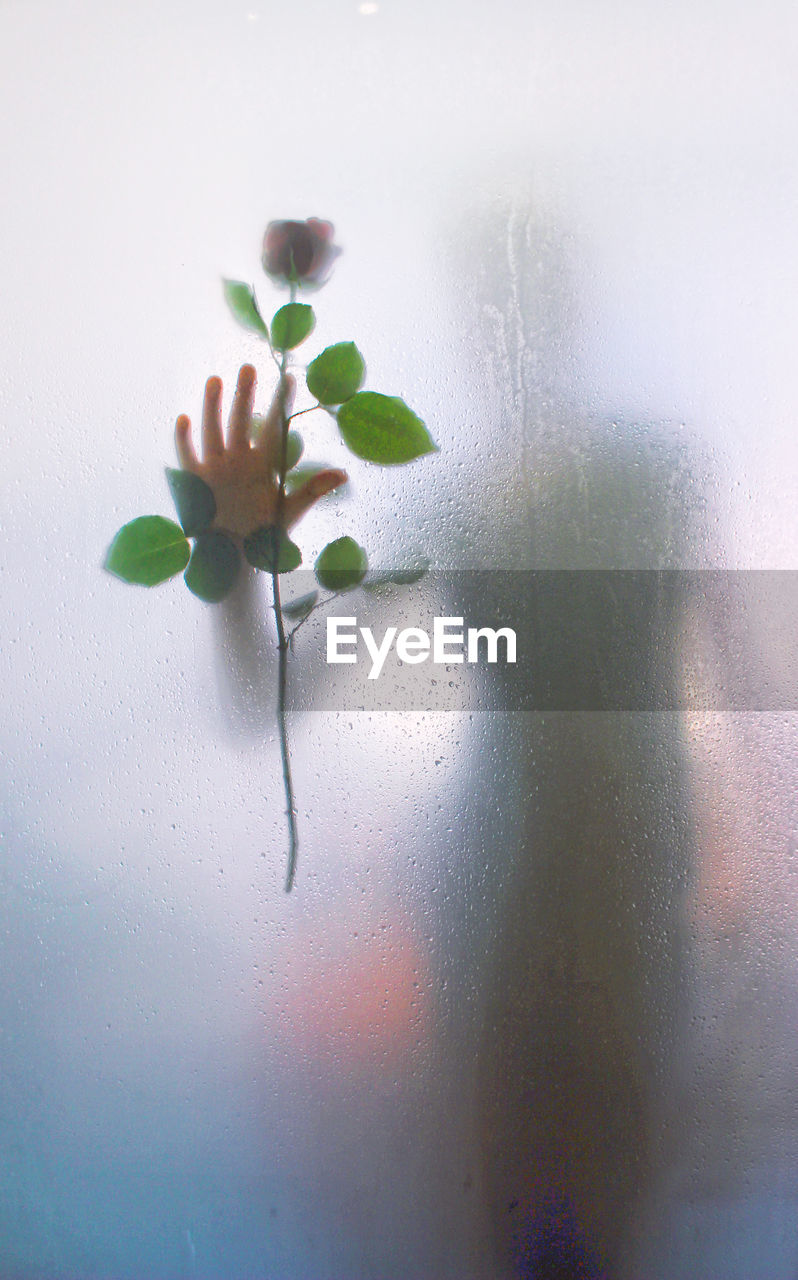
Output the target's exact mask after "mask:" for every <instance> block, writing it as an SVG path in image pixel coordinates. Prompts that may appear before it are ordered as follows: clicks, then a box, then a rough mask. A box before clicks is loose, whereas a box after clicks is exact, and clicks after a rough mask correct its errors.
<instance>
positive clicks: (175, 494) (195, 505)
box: [166, 467, 216, 538]
mask: <svg viewBox="0 0 798 1280" xmlns="http://www.w3.org/2000/svg"><path fill="white" fill-rule="evenodd" d="M166 482H167V484H168V485H169V492H170V493H171V495H172V500H173V501H174V504H175V506H176V508H177V518H178V520H179V521H180V523H181V525H182V526H183V532H184V534H185V535H186V537H187V538H193V537H194V535H195V534H197V533H204V532H205V530H206V529H207V528H208V527H209V526H210V525H211V524H212V522H213V518H214V516H215V515H216V499H215V498H214V496H213V490H212V489H211V487H210V485H207V484H206V483H205V481H204V480H201V479H200V477H199V476H195V475H194V472H193V471H177V470H175V468H174V467H167V468H166Z"/></svg>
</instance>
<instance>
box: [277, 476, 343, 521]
mask: <svg viewBox="0 0 798 1280" xmlns="http://www.w3.org/2000/svg"><path fill="white" fill-rule="evenodd" d="M348 479H349V476H348V475H347V474H346V472H345V471H337V470H330V471H319V472H318V474H317V475H315V476H311V477H310V479H309V480H306V481H305V483H304V484H303V485H302V486H301V487H300V488H299V489H297V490H296V492H295V493H289V494H287V495H286V499H285V505H284V507H283V511H284V513H285V527H286V529H290V528H291V525H292V524H296V522H297V520H301V518H302V516H303V515H304V514H305V512H306V511H309V510H310V508H311V507H312V506H313V504H314V502H318V500H319V498H323V497H324V495H325V494H326V493H331V492H332V490H333V489H337V488H339V486H340V485H342V484H346V482H347V480H348Z"/></svg>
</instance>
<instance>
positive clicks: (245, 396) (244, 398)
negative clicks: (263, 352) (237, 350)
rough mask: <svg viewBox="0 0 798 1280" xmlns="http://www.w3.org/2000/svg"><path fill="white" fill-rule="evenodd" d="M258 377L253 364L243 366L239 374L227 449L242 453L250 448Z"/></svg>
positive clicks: (228, 431)
mask: <svg viewBox="0 0 798 1280" xmlns="http://www.w3.org/2000/svg"><path fill="white" fill-rule="evenodd" d="M257 380H258V375H257V374H256V372H255V370H254V369H253V367H252V365H251V364H244V365H242V366H241V369H240V370H239V374H238V385H237V386H236V393H235V396H234V397H233V407H232V409H231V410H230V419H229V421H228V424H227V447H228V449H232V450H233V451H234V452H238V453H240V452H241V451H242V450H245V449H248V448H249V433H250V429H251V427H252V410H253V408H254V405H255V385H256V383H257Z"/></svg>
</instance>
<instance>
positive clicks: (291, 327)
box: [272, 302, 316, 351]
mask: <svg viewBox="0 0 798 1280" xmlns="http://www.w3.org/2000/svg"><path fill="white" fill-rule="evenodd" d="M315 325H316V317H315V315H314V314H313V308H312V307H310V306H308V304H307V303H306V302H287V303H286V304H285V306H284V307H280V310H279V311H277V312H275V314H274V316H273V317H272V346H273V347H274V349H275V351H292V350H293V348H294V347H298V346H299V344H300V342H304V341H305V338H307V336H308V334H310V333H312V332H313V329H314V328H315Z"/></svg>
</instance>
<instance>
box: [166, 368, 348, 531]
mask: <svg viewBox="0 0 798 1280" xmlns="http://www.w3.org/2000/svg"><path fill="white" fill-rule="evenodd" d="M256 383H257V374H256V372H255V370H254V369H253V367H252V365H251V364H245V365H242V366H241V369H240V371H239V374H238V385H237V387H236V393H235V396H234V399H233V407H232V408H231V410H230V417H229V419H228V423H227V440H226V441H225V438H224V434H223V431H222V380H221V378H216V377H213V378H209V379H208V381H207V383H206V384H205V398H204V401H203V406H202V461H201V462H200V460H199V458H198V456H197V453H196V450H195V448H194V442H193V440H192V438H191V422H190V420H189V419H188V418H187V417H186V415H185V414H181V415H180V417H179V418H178V419H177V423H176V425H175V445H176V447H177V457H178V460H179V462H180V465H181V467H182V468H183V470H184V471H191V472H193V474H194V475H196V476H199V477H200V479H201V480H204V481H205V483H206V484H207V485H208V487H209V488H210V489H211V490H212V491H213V496H214V498H215V500H216V516H215V518H214V521H213V525H212V527H213V528H214V529H218V530H219V531H220V532H221V533H226V534H227V535H228V536H229V537H231V538H233V540H234V541H235V542H237V543H239V544H240V543H241V542H242V541H243V539H244V538H245V537H246V536H247V535H248V534H250V533H254V531H255V530H256V529H260V528H263V526H264V525H275V524H277V522H278V521H277V516H278V504H279V491H280V485H279V467H280V453H281V447H282V431H283V420H284V417H285V418H289V417H290V414H291V409H292V407H293V403H294V395H295V393H296V381H295V379H294V378H293V377H292V376H291V374H286V375H285V378H284V381H283V396H282V404H281V396H280V386H279V384H278V387H277V390H276V391H275V393H274V396H273V398H272V403H271V405H270V407H269V412H268V414H267V415H266V417H265V419H263V420H262V421H261V422H260V423H259V425H258V429H257V430H253V424H254V421H255V420H254V417H253V408H254V403H255V386H256ZM347 479H348V477H347V474H346V472H345V471H339V470H335V469H330V470H325V471H319V472H318V473H317V474H316V475H314V476H311V478H310V479H309V480H307V481H305V483H304V484H302V485H300V486H299V488H297V489H296V490H295V491H294V492H293V493H286V494H285V495H284V496H283V502H282V511H281V514H280V521H279V523H280V525H281V526H282V528H283V529H290V528H291V526H292V525H294V524H296V522H297V521H298V520H299V519H301V517H302V516H303V515H305V513H306V512H307V511H309V510H310V508H311V507H312V506H313V504H314V503H315V502H317V501H318V500H319V498H323V497H324V495H325V494H326V493H330V492H331V490H333V489H337V488H338V487H339V486H340V485H342V484H345V483H346V481H347Z"/></svg>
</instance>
